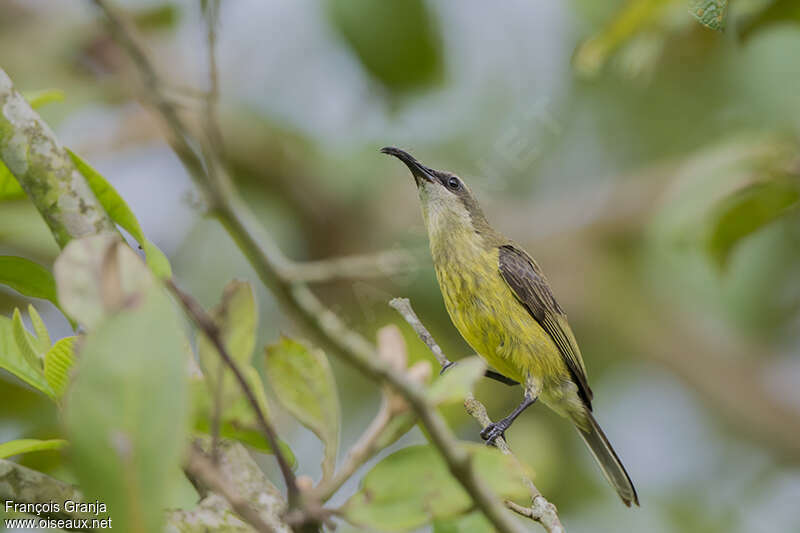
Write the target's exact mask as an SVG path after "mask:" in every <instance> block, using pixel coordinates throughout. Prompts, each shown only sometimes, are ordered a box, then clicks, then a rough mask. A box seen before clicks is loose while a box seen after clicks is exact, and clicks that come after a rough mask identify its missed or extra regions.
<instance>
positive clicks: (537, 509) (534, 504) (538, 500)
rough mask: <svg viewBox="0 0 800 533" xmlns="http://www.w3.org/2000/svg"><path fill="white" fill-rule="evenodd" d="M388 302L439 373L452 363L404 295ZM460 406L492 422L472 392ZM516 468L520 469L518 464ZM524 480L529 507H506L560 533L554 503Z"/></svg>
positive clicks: (501, 442) (501, 445)
mask: <svg viewBox="0 0 800 533" xmlns="http://www.w3.org/2000/svg"><path fill="white" fill-rule="evenodd" d="M389 305H390V306H391V307H392V308H394V309H395V310H396V311H397V312H398V313H400V315H401V316H402V317H403V319H404V320H405V321H406V322H408V324H409V325H410V326H411V327H412V328H413V329H414V332H415V333H416V334H417V336H418V337H419V338H420V340H421V341H422V342H424V343H425V344H426V345H427V346H428V348H429V349H430V351H431V352H433V355H434V356H435V357H436V360H437V361H439V365H441V367H442V371H443V372H444V371H445V370H447V368H449V367H450V366H452V365H453V362H452V361H450V360H449V359H448V358H447V356H446V355H445V354H444V352H443V351H442V348H441V347H440V346H439V344H438V343H437V342H436V341H435V340H434V338H433V335H431V334H430V332H429V331H428V329H427V328H426V327H425V325H424V324H423V323H422V321H421V320H420V319H419V317H418V316H417V314H416V313H415V312H414V309H413V308H412V307H411V302H410V301H409V300H408V298H394V299H393V300H392V301H391V302H389ZM464 407H465V408H466V410H467V413H469V414H470V416H472V417H473V418H474V419H475V420H477V421H478V423H479V424H480V425H481V429H483V428H485V427H487V426H488V425H489V424H491V423H492V420H491V419H490V418H489V414H488V413H487V412H486V407H485V406H484V405H483V404H482V403H481V402H479V401H478V400H477V399H475V397H474V396H473V395H472V394H469V395H467V398H466V399H465V400H464ZM495 445H496V446H497V448H498V449H499V450H500V451H501V452H503V453H504V454H506V455H509V456H511V457H513V458H514V461H516V462H517V463H518V464H519V461H518V459H517V458H516V456H515V455H514V454H513V453H512V452H511V448H509V446H508V443H507V442H506V441H505V439H504V438H503V437H498V438H497V440H496V441H495ZM520 471H522V468H521V465H520ZM524 480H525V484H526V485H527V486H528V489H529V490H530V492H531V506H530V507H522V506H520V505H518V504H516V503H514V502H512V501H508V500H506V502H505V504H506V507H508V508H509V509H511V510H512V511H514V512H516V513H519V514H521V515H523V516H527V517H528V518H531V519H532V520H535V521H536V522H539V523H540V524H541V525H542V526H543V527H544V528H545V529H546V530H547V531H548V532H549V533H564V527H563V526H562V525H561V521H560V520H559V518H558V513H557V511H556V506H555V505H553V504H552V503H550V502H549V501H547V499H546V498H545V497H544V496H542V493H541V492H539V489H537V488H536V485H534V483H533V480H531V479H530V478H529V477H527V476H525V477H524Z"/></svg>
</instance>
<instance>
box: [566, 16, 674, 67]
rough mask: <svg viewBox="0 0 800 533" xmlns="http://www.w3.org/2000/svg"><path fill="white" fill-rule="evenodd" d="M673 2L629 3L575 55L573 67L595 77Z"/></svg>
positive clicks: (583, 44) (582, 45)
mask: <svg viewBox="0 0 800 533" xmlns="http://www.w3.org/2000/svg"><path fill="white" fill-rule="evenodd" d="M673 2H674V0H628V1H627V2H625V3H623V4H622V7H621V8H620V9H619V11H618V12H617V13H616V14H615V15H614V17H613V18H612V19H611V21H610V22H609V23H608V24H606V25H605V27H603V28H602V30H600V31H599V32H598V33H597V34H596V35H594V36H592V37H591V38H589V39H587V40H586V41H585V42H584V43H582V44H581V45H580V46H579V47H578V49H577V50H576V51H575V54H574V56H573V60H572V61H573V64H574V65H575V69H576V70H577V71H578V72H579V73H580V74H582V75H584V76H594V75H596V74H597V73H598V72H600V70H601V69H602V68H603V66H604V65H605V64H606V62H607V61H608V58H609V57H611V55H612V54H613V53H614V52H616V51H617V50H618V49H619V48H621V47H622V46H623V45H624V44H625V43H626V42H628V41H629V40H630V39H631V38H633V37H634V36H636V35H638V34H639V33H640V32H642V31H643V30H645V29H647V28H648V27H650V26H652V25H653V24H654V22H655V21H657V20H659V19H660V18H661V17H662V16H663V14H664V13H665V10H666V9H668V8H669V7H670V4H672V3H673Z"/></svg>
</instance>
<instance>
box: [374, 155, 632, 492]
mask: <svg viewBox="0 0 800 533" xmlns="http://www.w3.org/2000/svg"><path fill="white" fill-rule="evenodd" d="M381 152H383V153H385V154H389V155H393V156H395V157H397V158H398V159H400V160H401V161H402V162H403V163H405V164H406V166H407V167H408V168H409V169H410V170H411V174H412V175H413V176H414V181H415V182H416V184H417V189H418V191H419V199H420V202H421V204H422V215H423V218H424V219H425V226H426V227H427V230H428V238H429V240H430V248H431V255H432V256H433V264H434V268H435V270H436V277H437V279H438V280H439V287H440V289H441V291H442V296H443V297H444V303H445V306H446V307H447V311H448V313H449V314H450V318H451V319H452V321H453V324H455V326H456V328H457V329H458V331H459V332H460V333H461V335H462V336H463V337H464V339H465V340H466V341H467V342H468V343H469V344H470V346H472V348H473V349H474V350H475V351H476V352H477V353H478V354H479V355H481V356H482V357H483V358H484V359H486V361H487V362H488V363H489V365H491V366H492V367H494V369H495V370H497V372H498V373H499V374H501V375H502V376H505V377H506V378H510V379H511V380H515V381H517V382H519V383H521V384H522V385H523V386H524V392H525V397H524V400H523V401H522V403H521V404H520V405H519V406H518V407H517V408H516V409H514V411H512V412H511V413H510V414H509V415H508V416H506V417H505V418H503V419H501V420H499V421H497V422H495V423H493V424H491V425H490V426H488V427H486V428H485V429H484V430H483V431H482V432H481V437H482V438H483V439H484V440H486V441H487V442H488V443H490V444H492V443H494V441H495V439H497V438H498V437H500V436H503V435H504V433H505V431H506V430H507V429H508V428H509V427H510V426H511V424H512V422H513V421H514V419H516V418H517V417H518V416H519V415H520V413H522V411H524V410H525V409H526V408H527V407H529V406H530V405H531V404H533V403H534V402H535V401H536V400H537V399H539V398H541V399H542V401H543V402H544V403H545V404H546V405H547V406H548V407H550V408H551V409H553V410H554V411H555V412H557V413H558V414H560V415H562V416H565V417H567V418H569V419H570V420H572V422H573V423H574V424H575V427H576V428H577V430H578V433H579V434H580V436H581V437H582V438H583V440H584V442H585V443H586V445H587V446H588V447H589V449H590V450H591V451H592V454H593V455H594V458H595V460H596V461H597V464H598V465H599V466H600V469H601V470H602V472H603V475H604V476H605V477H606V479H607V480H608V481H609V483H611V486H613V487H614V489H616V491H617V493H618V494H619V496H620V498H622V501H623V502H624V503H625V504H626V505H628V506H630V504H631V503H635V504H636V505H638V504H639V499H638V496H637V495H636V489H634V488H633V483H632V482H631V479H630V477H629V476H628V473H627V472H626V471H625V467H624V466H622V462H621V461H620V460H619V457H617V454H616V453H615V452H614V449H613V448H612V447H611V443H610V442H609V441H608V439H607V438H606V436H605V434H604V433H603V430H602V429H600V426H599V425H598V424H597V421H596V420H595V419H594V416H593V415H592V389H590V388H589V383H588V382H587V379H586V369H585V367H584V364H583V358H582V357H581V352H580V349H579V348H578V343H577V341H576V340H575V336H574V335H573V334H572V330H571V329H570V327H569V324H568V323H567V316H566V315H565V314H564V310H563V309H562V308H561V306H560V305H558V302H557V301H556V299H555V297H554V296H553V292H552V291H551V290H550V285H549V284H548V283H547V280H546V279H545V277H544V274H542V271H541V269H540V268H539V265H537V264H536V261H534V260H533V258H532V257H531V256H530V255H528V254H527V253H526V252H525V251H524V250H522V248H520V247H519V246H517V245H516V244H514V243H513V242H512V241H510V240H509V239H507V238H506V237H504V236H503V235H501V234H500V233H499V232H498V231H496V230H495V229H493V228H492V227H491V226H490V225H489V223H488V222H487V220H486V217H485V216H484V214H483V211H481V208H480V206H479V205H478V202H477V201H476V200H475V197H474V196H473V194H472V191H470V189H469V187H467V185H466V184H465V183H464V182H463V181H462V180H461V179H460V178H459V177H458V176H456V175H454V174H452V173H450V172H443V171H439V170H433V169H432V168H428V167H426V166H425V165H423V164H421V163H420V162H419V161H417V160H416V159H414V157H412V156H411V155H410V154H408V153H407V152H404V151H403V150H400V149H398V148H394V147H386V148H383V149H382V150H381Z"/></svg>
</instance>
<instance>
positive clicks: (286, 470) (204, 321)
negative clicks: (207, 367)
mask: <svg viewBox="0 0 800 533" xmlns="http://www.w3.org/2000/svg"><path fill="white" fill-rule="evenodd" d="M165 283H166V286H167V288H168V289H169V290H170V291H171V292H172V293H173V294H174V295H175V296H176V297H177V298H178V301H179V302H181V305H183V308H184V309H185V311H186V313H187V314H188V315H189V316H190V317H191V318H192V320H193V321H194V323H195V324H196V325H197V327H198V328H200V330H201V331H202V332H203V334H204V335H205V336H206V337H207V338H208V340H210V341H211V343H212V344H213V345H214V347H215V348H216V350H217V353H218V354H219V356H220V358H221V359H222V361H223V362H224V363H225V365H226V366H227V367H228V368H229V369H230V370H231V372H233V375H234V376H235V378H236V381H237V382H238V383H239V387H240V388H241V389H242V391H243V392H244V394H245V396H246V397H247V401H248V402H249V403H250V407H251V408H252V409H253V412H254V413H255V414H256V420H257V421H258V425H259V426H260V429H261V431H263V433H264V436H265V437H266V439H267V442H269V445H270V447H271V448H272V453H274V454H275V458H276V459H277V461H278V467H279V468H280V470H281V474H282V475H283V479H284V481H285V482H286V490H287V493H288V499H289V506H290V507H295V506H297V505H298V504H299V498H300V491H299V489H298V488H297V480H296V479H295V476H294V472H293V471H292V467H291V466H290V465H289V461H288V460H287V459H286V456H285V455H284V454H283V451H282V450H281V448H280V443H279V441H278V435H277V433H276V431H275V428H273V427H272V425H271V424H270V423H269V421H267V417H266V415H265V414H264V411H263V410H262V409H261V405H260V404H259V403H258V399H257V398H256V395H255V393H254V392H253V389H251V388H250V384H249V383H247V379H246V378H245V377H244V374H243V373H242V371H241V369H240V368H239V365H237V364H236V361H234V359H233V357H231V355H230V354H229V353H228V349H227V348H226V347H225V343H224V342H223V341H222V337H221V335H220V332H219V328H217V325H216V324H215V323H214V320H213V319H212V318H211V316H210V315H209V314H208V313H206V311H205V309H203V307H202V306H201V305H200V304H199V303H198V302H197V301H196V300H195V299H194V298H192V297H191V296H190V295H188V294H186V293H185V292H183V291H181V290H180V289H179V288H178V287H177V286H176V285H175V283H174V282H173V281H172V280H167V281H166V282H165Z"/></svg>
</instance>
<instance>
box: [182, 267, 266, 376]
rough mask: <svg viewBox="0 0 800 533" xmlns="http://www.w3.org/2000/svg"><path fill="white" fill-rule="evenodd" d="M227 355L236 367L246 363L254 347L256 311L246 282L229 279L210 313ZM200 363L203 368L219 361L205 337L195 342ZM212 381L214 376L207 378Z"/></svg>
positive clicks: (248, 361) (252, 294) (253, 297)
mask: <svg viewBox="0 0 800 533" xmlns="http://www.w3.org/2000/svg"><path fill="white" fill-rule="evenodd" d="M211 316H212V317H213V318H214V322H215V323H216V324H217V327H219V331H220V334H221V335H222V340H223V342H224V344H225V348H226V349H227V350H228V353H229V354H230V355H231V357H233V358H234V359H235V360H236V362H238V363H240V364H248V365H249V364H250V362H251V360H252V357H253V349H254V348H255V345H256V323H257V321H258V309H257V308H256V299H255V295H254V293H253V287H252V286H251V285H250V283H248V282H246V281H239V280H233V281H231V282H229V283H228V284H227V285H226V286H225V289H224V290H223V291H222V301H221V302H220V303H219V305H217V306H216V307H215V308H214V309H212V310H211ZM197 344H198V352H199V353H200V364H201V366H203V368H205V366H206V365H210V363H211V362H217V361H219V355H218V354H217V353H216V349H215V348H214V346H213V345H212V344H211V342H210V341H209V340H208V339H207V338H206V337H205V336H202V335H201V336H199V337H198V339H197ZM208 377H209V379H214V378H215V377H216V376H208Z"/></svg>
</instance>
